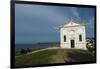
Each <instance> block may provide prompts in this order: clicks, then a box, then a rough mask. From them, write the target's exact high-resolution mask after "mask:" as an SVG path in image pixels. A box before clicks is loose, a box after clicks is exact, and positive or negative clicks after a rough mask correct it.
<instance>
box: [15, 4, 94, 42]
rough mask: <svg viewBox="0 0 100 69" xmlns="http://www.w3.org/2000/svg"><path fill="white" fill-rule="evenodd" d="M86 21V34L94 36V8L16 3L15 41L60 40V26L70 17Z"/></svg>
mask: <svg viewBox="0 0 100 69" xmlns="http://www.w3.org/2000/svg"><path fill="white" fill-rule="evenodd" d="M71 17H73V18H74V19H77V20H80V21H84V22H85V24H86V36H87V37H94V8H79V7H60V6H45V5H26V4H16V5H15V43H36V42H57V41H60V34H59V30H58V28H59V26H60V25H61V24H64V23H65V22H66V21H67V20H68V19H70V18H71Z"/></svg>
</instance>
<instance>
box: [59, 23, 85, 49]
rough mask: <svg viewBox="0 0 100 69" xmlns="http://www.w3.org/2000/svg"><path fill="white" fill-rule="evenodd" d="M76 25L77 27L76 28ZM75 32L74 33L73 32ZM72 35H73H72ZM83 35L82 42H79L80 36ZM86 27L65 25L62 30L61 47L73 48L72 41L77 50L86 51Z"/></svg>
mask: <svg viewBox="0 0 100 69" xmlns="http://www.w3.org/2000/svg"><path fill="white" fill-rule="evenodd" d="M74 25H76V26H74ZM71 30H74V33H72V32H71ZM71 33H72V34H71ZM80 34H81V35H82V41H79V35H80ZM85 34H86V33H85V26H84V25H80V26H79V25H77V24H75V23H74V24H72V26H71V25H70V23H69V24H67V25H65V26H64V27H62V28H61V29H60V46H61V48H71V42H70V41H71V40H74V41H75V46H74V48H75V49H85V50H86V35H85ZM64 35H66V42H64Z"/></svg>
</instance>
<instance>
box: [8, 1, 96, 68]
mask: <svg viewBox="0 0 100 69" xmlns="http://www.w3.org/2000/svg"><path fill="white" fill-rule="evenodd" d="M15 4H36V5H50V6H67V7H83V8H86V7H89V8H94V9H95V13H94V14H95V16H94V21H95V24H94V25H95V26H94V30H95V32H94V35H95V47H96V48H97V41H96V40H97V36H96V35H97V27H96V26H97V20H96V12H97V11H96V9H97V8H96V5H81V4H66V3H50V2H36V1H10V15H11V19H10V21H11V24H10V49H11V50H10V68H28V67H47V66H61V65H77V64H78V65H79V64H92V63H96V62H97V57H96V56H97V55H96V54H97V49H96V48H95V58H96V59H95V61H94V62H81V63H80V62H77V63H68V64H67V63H57V64H43V65H37V66H22V67H15Z"/></svg>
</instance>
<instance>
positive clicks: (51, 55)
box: [15, 49, 95, 67]
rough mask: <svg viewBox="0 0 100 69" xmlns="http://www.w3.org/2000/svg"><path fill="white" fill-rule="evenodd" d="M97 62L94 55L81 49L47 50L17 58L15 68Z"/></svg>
mask: <svg viewBox="0 0 100 69" xmlns="http://www.w3.org/2000/svg"><path fill="white" fill-rule="evenodd" d="M88 61H95V56H94V54H92V53H90V52H88V51H85V50H80V49H56V50H45V51H41V52H37V53H34V54H30V55H22V56H20V57H16V58H15V66H16V67H19V66H24V65H39V64H50V63H69V62H88Z"/></svg>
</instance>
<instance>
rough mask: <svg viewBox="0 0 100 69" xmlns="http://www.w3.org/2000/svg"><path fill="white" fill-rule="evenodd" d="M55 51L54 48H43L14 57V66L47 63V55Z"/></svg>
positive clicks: (53, 53) (51, 54)
mask: <svg viewBox="0 0 100 69" xmlns="http://www.w3.org/2000/svg"><path fill="white" fill-rule="evenodd" d="M56 53H57V51H56V50H52V51H51V50H45V51H41V52H37V53H34V54H30V55H23V56H20V57H16V59H15V66H23V65H36V64H47V63H48V62H49V60H50V59H49V57H50V56H53V55H55V54H56Z"/></svg>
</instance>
